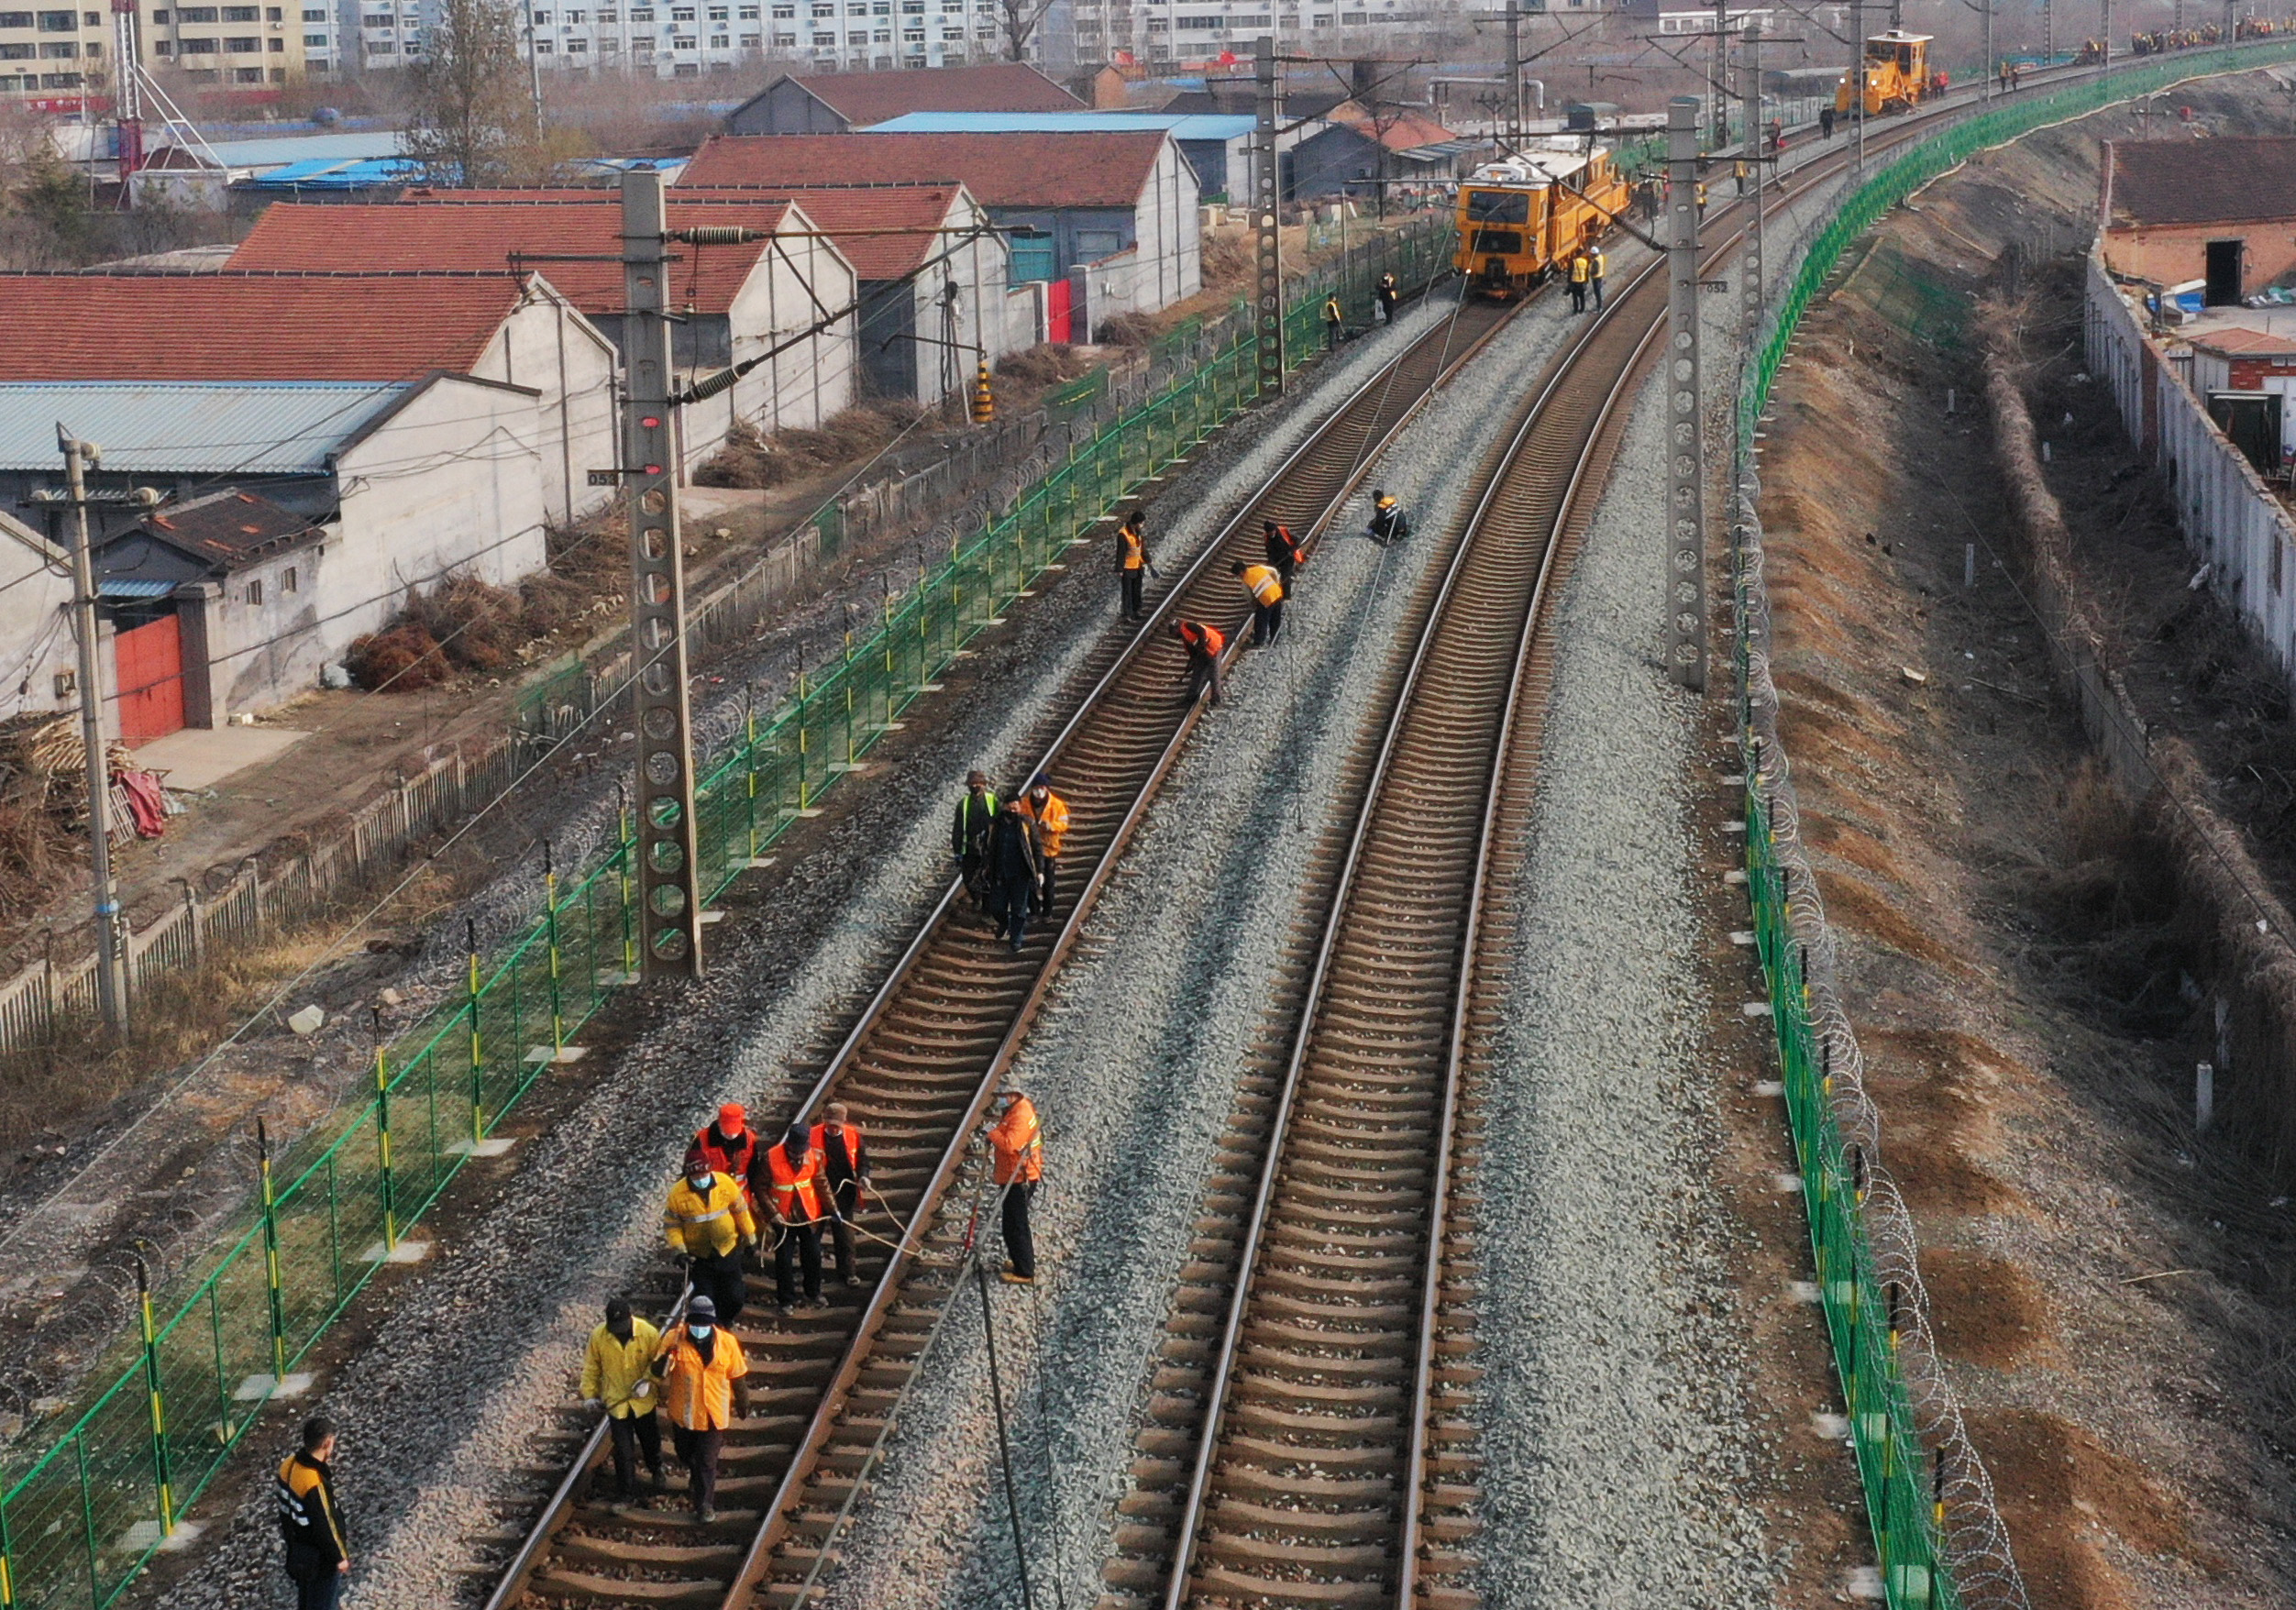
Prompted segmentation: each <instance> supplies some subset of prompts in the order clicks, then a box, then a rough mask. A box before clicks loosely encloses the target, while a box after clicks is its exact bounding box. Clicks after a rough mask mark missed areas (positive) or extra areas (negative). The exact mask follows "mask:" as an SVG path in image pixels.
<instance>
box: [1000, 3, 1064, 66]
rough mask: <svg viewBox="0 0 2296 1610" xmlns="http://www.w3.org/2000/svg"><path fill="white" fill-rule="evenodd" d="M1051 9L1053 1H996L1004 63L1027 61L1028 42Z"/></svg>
mask: <svg viewBox="0 0 2296 1610" xmlns="http://www.w3.org/2000/svg"><path fill="white" fill-rule="evenodd" d="M1052 8H1053V0H997V29H998V31H999V33H1001V34H1002V35H1003V36H1004V49H1005V60H1006V61H1027V60H1028V59H1029V41H1030V39H1032V38H1033V37H1034V36H1035V33H1036V29H1037V25H1038V24H1040V23H1042V22H1043V20H1044V14H1045V13H1046V12H1047V11H1050V10H1051V9H1052Z"/></svg>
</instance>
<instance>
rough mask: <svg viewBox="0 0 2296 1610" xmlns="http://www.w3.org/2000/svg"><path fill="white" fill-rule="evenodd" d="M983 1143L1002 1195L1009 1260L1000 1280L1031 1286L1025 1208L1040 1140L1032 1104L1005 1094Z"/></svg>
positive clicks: (1039, 1165) (1038, 1164)
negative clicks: (991, 1157)
mask: <svg viewBox="0 0 2296 1610" xmlns="http://www.w3.org/2000/svg"><path fill="white" fill-rule="evenodd" d="M988 1144H989V1146H990V1147H991V1148H992V1149H993V1150H994V1151H995V1152H996V1180H997V1184H998V1185H999V1186H1000V1187H1001V1188H1002V1192H1003V1196H1004V1212H1003V1229H1004V1243H1005V1256H1006V1257H1008V1258H1010V1260H1011V1262H1010V1263H1009V1264H1007V1265H1006V1267H1005V1269H1004V1272H1003V1278H1004V1279H1005V1280H1006V1281H1008V1282H1009V1283H1010V1284H1011V1285H1033V1284H1035V1281H1036V1237H1035V1235H1034V1233H1033V1232H1032V1231H1031V1230H1030V1229H1029V1203H1030V1202H1031V1201H1032V1199H1033V1198H1034V1197H1035V1196H1036V1186H1037V1182H1038V1181H1040V1180H1042V1179H1043V1177H1044V1136H1043V1126H1042V1125H1041V1124H1039V1123H1038V1122H1037V1119H1036V1103H1034V1102H1032V1101H1031V1100H1030V1099H1029V1098H1028V1097H1026V1096H1024V1095H1022V1094H1021V1092H1020V1091H1018V1090H1007V1091H1006V1092H1005V1093H1004V1111H1003V1113H1002V1114H1001V1115H1000V1116H999V1118H998V1119H997V1123H996V1127H995V1128H993V1129H991V1130H989V1131H988Z"/></svg>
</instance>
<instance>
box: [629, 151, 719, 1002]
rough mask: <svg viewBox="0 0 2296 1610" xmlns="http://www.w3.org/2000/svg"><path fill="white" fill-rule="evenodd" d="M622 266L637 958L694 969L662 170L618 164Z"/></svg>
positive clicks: (674, 971) (697, 908)
mask: <svg viewBox="0 0 2296 1610" xmlns="http://www.w3.org/2000/svg"><path fill="white" fill-rule="evenodd" d="M622 242H623V244H622V265H623V267H622V274H623V287H624V307H625V308H626V309H627V310H628V311H627V312H626V313H625V314H624V336H625V345H624V353H625V354H626V358H627V361H628V364H629V390H628V393H627V400H626V401H625V402H624V406H623V418H622V444H623V446H622V452H623V458H622V469H623V480H624V485H625V486H626V488H627V492H628V499H629V505H628V506H629V516H630V643H631V663H632V667H633V670H634V673H635V674H634V676H633V678H632V681H633V689H632V698H633V699H634V700H635V706H636V717H637V736H638V778H637V785H638V799H639V801H640V803H639V807H638V814H637V838H636V843H635V845H634V846H633V853H634V854H635V855H636V856H637V861H638V866H637V882H638V932H639V934H640V936H641V938H640V943H639V945H638V969H639V972H640V974H641V975H642V976H646V977H649V978H652V977H675V976H683V977H699V976H701V881H700V878H699V877H697V874H696V866H695V862H696V858H697V855H696V852H697V839H696V835H695V832H694V811H693V744H692V740H691V737H690V733H691V730H692V711H691V710H690V707H689V705H688V700H687V686H686V680H687V665H686V576H685V561H684V558H683V557H682V554H683V547H682V542H681V537H680V533H679V526H678V469H679V465H678V441H677V432H676V431H675V430H674V428H673V422H672V416H671V406H670V397H671V390H672V387H673V385H674V384H675V376H674V375H673V374H672V372H671V369H670V351H669V321H668V319H667V318H665V317H664V316H663V314H664V311H665V309H664V305H663V304H664V301H665V292H666V289H667V287H666V284H665V281H666V278H667V275H668V268H669V261H668V259H669V247H668V238H667V232H666V229H665V225H664V208H663V203H662V176H661V174H659V173H658V172H657V171H653V170H652V169H646V170H645V171H635V172H630V173H625V174H624V175H623V176H622Z"/></svg>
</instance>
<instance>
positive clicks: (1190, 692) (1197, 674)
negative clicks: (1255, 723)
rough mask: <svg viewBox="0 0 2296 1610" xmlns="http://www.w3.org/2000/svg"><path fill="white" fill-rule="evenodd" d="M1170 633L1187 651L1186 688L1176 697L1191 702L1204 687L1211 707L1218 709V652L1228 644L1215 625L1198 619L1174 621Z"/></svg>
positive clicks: (1197, 697) (1200, 693)
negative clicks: (1210, 700)
mask: <svg viewBox="0 0 2296 1610" xmlns="http://www.w3.org/2000/svg"><path fill="white" fill-rule="evenodd" d="M1172 635H1173V636H1175V637H1176V638H1178V639H1179V640H1180V646H1181V647H1183V648H1185V649H1187V692H1186V693H1184V694H1182V695H1181V696H1180V702H1181V703H1183V704H1194V703H1195V702H1196V701H1197V700H1199V699H1201V698H1203V697H1204V689H1207V688H1209V689H1211V690H1212V708H1213V709H1214V710H1218V709H1219V708H1220V650H1221V649H1223V648H1225V647H1227V646H1228V640H1227V638H1226V637H1224V636H1222V635H1221V634H1220V628H1219V627H1217V626H1209V625H1206V624H1205V623H1203V622H1201V621H1189V620H1178V621H1175V622H1173V623H1172Z"/></svg>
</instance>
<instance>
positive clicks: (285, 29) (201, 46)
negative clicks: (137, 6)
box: [137, 0, 304, 90]
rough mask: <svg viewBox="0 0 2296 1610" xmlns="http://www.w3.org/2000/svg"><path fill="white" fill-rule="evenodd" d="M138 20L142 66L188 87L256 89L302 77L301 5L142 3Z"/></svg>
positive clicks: (287, 0) (290, 1)
mask: <svg viewBox="0 0 2296 1610" xmlns="http://www.w3.org/2000/svg"><path fill="white" fill-rule="evenodd" d="M141 12H142V15H141V16H140V17H138V19H137V20H138V28H137V39H138V45H139V47H140V49H141V50H142V54H143V61H144V65H145V66H147V67H149V68H151V69H153V70H154V71H156V72H160V73H161V74H162V75H163V76H165V77H171V78H173V79H174V80H176V81H177V82H180V83H191V84H216V85H220V86H222V87H223V88H226V89H237V90H259V89H270V88H276V87H277V86H279V85H281V84H286V83H294V82H295V81H297V80H299V79H301V78H302V77H303V74H304V26H303V7H302V6H300V5H298V4H297V3H296V0H282V3H281V4H280V5H275V6H274V5H255V6H209V5H200V6H181V5H172V4H171V5H160V6H154V5H150V4H149V0H147V4H145V5H144V6H142V7H141Z"/></svg>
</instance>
